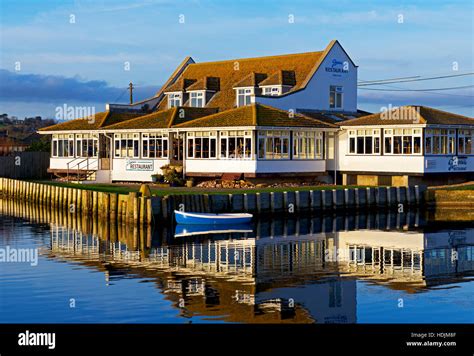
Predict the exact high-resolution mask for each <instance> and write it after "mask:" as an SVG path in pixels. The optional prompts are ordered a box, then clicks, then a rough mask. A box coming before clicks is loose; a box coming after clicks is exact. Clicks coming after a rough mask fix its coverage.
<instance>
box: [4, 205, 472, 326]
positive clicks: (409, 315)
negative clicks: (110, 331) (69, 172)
mask: <svg viewBox="0 0 474 356" xmlns="http://www.w3.org/2000/svg"><path fill="white" fill-rule="evenodd" d="M467 213H470V214H472V212H462V211H461V212H458V214H459V216H463V215H465V214H467ZM443 216H444V215H443V214H436V215H435V214H428V213H425V212H420V211H412V212H409V213H406V214H396V213H377V214H375V213H372V214H362V213H359V214H357V215H351V216H349V215H343V216H324V217H321V216H313V217H299V218H296V217H295V218H275V217H273V218H271V217H270V218H268V217H267V218H263V217H262V218H260V219H259V220H257V221H255V222H254V223H253V224H251V225H247V226H231V227H224V228H223V229H222V230H225V231H212V230H211V231H210V230H209V229H207V230H201V231H199V230H189V229H183V228H181V227H180V226H178V227H174V226H168V227H161V228H159V227H155V228H154V229H153V231H152V230H150V229H149V230H143V231H141V230H139V229H128V228H126V227H119V228H117V227H114V226H109V225H108V224H100V223H98V222H97V221H92V220H90V219H88V218H86V217H75V216H71V215H68V216H65V215H61V214H59V213H57V212H49V211H44V210H43V209H41V208H38V207H35V208H32V207H29V206H25V205H20V204H17V203H13V202H7V201H1V200H0V258H1V261H2V262H0V322H1V323H91V322H92V323H115V322H117V323H119V322H120V323H189V322H193V323H209V322H212V323H229V322H234V323H235V322H237V323H473V322H474V298H473V295H474V279H473V277H474V223H473V222H472V221H471V222H469V221H468V222H446V221H440V220H443ZM36 253H37V259H36V257H35V256H36ZM18 259H22V261H18Z"/></svg>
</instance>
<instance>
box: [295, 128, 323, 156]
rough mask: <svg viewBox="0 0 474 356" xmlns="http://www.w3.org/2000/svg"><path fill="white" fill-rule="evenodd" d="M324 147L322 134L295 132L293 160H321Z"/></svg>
mask: <svg viewBox="0 0 474 356" xmlns="http://www.w3.org/2000/svg"><path fill="white" fill-rule="evenodd" d="M322 147H323V133H322V132H317V131H295V132H293V159H321V158H322V157H323V150H322Z"/></svg>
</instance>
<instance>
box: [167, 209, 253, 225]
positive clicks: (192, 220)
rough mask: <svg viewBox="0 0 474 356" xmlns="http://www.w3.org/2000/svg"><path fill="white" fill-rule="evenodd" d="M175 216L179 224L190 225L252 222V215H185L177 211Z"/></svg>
mask: <svg viewBox="0 0 474 356" xmlns="http://www.w3.org/2000/svg"><path fill="white" fill-rule="evenodd" d="M174 216H175V219H176V222H177V223H178V224H188V225H231V224H245V223H249V222H250V221H251V220H252V214H207V213H185V212H182V211H177V210H175V212H174Z"/></svg>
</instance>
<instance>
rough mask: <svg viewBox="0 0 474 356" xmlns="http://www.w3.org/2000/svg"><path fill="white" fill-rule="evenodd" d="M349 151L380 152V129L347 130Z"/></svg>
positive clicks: (368, 153)
mask: <svg viewBox="0 0 474 356" xmlns="http://www.w3.org/2000/svg"><path fill="white" fill-rule="evenodd" d="M348 150H349V153H352V154H360V155H364V154H365V155H373V154H377V155H378V154H380V129H360V130H349V148H348Z"/></svg>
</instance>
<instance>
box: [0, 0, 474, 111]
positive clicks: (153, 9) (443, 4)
mask: <svg viewBox="0 0 474 356" xmlns="http://www.w3.org/2000/svg"><path fill="white" fill-rule="evenodd" d="M0 4H1V11H0V17H1V18H0V22H1V27H0V50H1V51H0V53H1V54H0V111H1V112H7V113H10V114H12V115H17V116H19V117H24V116H31V115H43V116H49V117H53V116H54V112H55V108H56V107H57V106H63V105H64V104H67V105H88V106H96V111H102V110H104V105H105V102H117V99H119V100H118V101H119V102H125V101H126V100H127V93H124V90H125V88H126V86H127V84H128V83H129V82H130V81H133V82H134V83H135V84H136V86H137V90H136V98H138V99H140V98H145V97H147V96H151V95H153V93H154V92H155V91H156V90H157V89H158V88H159V87H160V85H161V84H162V83H164V82H165V81H166V79H167V78H168V76H169V75H170V73H171V72H172V71H173V70H174V68H175V67H176V66H177V65H178V64H179V63H180V62H181V61H182V60H183V58H184V57H186V56H187V55H191V56H192V57H193V58H194V59H195V60H196V61H212V60H220V59H231V58H239V57H253V56H263V55H272V54H282V53H297V52H308V51H317V50H322V49H324V48H325V46H326V45H327V44H328V42H329V41H330V40H331V39H338V40H339V41H340V43H341V44H342V45H343V46H344V48H345V49H346V51H347V52H348V53H349V55H350V56H351V57H352V59H353V60H354V62H355V63H356V64H357V65H359V79H362V80H372V79H384V78H394V77H405V76H412V75H424V76H432V75H450V74H457V73H462V72H472V71H474V64H473V52H474V47H473V43H474V38H473V36H474V35H473V15H474V5H473V3H472V1H468V0H466V1H449V0H447V1H403V0H402V1H400V0H398V1H363V0H362V1H346V0H338V1H278V0H273V1H258V2H256V1H223V0H221V1H204V0H202V1H199V0H195V1H185V0H183V1H175V0H171V1H168V0H134V1H132V0H129V1H122V0H115V1H108V0H107V1H106V0H95V1H92V0H75V1H74V0H69V1H58V0H53V1H51V0H49V1H48V0H0ZM289 16H294V23H290V22H289V21H288V19H289ZM400 16H403V23H399V21H398V20H399V18H400ZM72 17H73V18H74V20H75V23H71V21H70V20H71V18H72ZM183 19H184V23H182V22H183V21H182V20H183ZM180 20H181V21H180ZM18 62H19V63H20V65H21V68H20V70H15V69H18V68H15V65H16V64H17V63H18ZM126 62H128V63H129V64H130V70H129V71H127V70H124V67H125V64H126ZM454 62H456V63H457V66H458V71H454V70H453V63H454ZM472 84H473V76H470V77H469V76H468V77H462V78H452V79H445V80H436V81H426V82H419V83H403V84H394V87H396V88H409V89H424V88H440V87H458V86H466V85H472ZM380 88H385V89H389V87H380ZM473 95H474V91H473V90H472V88H467V89H458V90H449V91H439V92H436V93H435V92H430V93H426V92H384V91H367V90H359V108H361V109H365V110H369V111H378V110H379V109H380V107H382V106H387V105H389V104H392V105H403V104H418V105H428V106H433V107H437V108H440V109H444V110H448V111H453V112H458V113H462V114H467V115H471V116H473V100H472V97H473Z"/></svg>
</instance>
